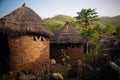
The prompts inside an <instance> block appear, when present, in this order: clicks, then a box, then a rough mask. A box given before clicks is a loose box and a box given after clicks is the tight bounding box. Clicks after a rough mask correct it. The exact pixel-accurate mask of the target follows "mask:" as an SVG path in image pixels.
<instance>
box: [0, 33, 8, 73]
mask: <svg viewBox="0 0 120 80" xmlns="http://www.w3.org/2000/svg"><path fill="white" fill-rule="evenodd" d="M8 59H9V48H8V36H7V34H2V33H0V74H2V73H5V72H7V71H8V69H9V65H8V61H9V60H8Z"/></svg>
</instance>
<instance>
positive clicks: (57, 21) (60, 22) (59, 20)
mask: <svg viewBox="0 0 120 80" xmlns="http://www.w3.org/2000/svg"><path fill="white" fill-rule="evenodd" d="M44 21H45V23H46V24H47V25H48V27H49V28H50V29H51V30H52V31H53V32H55V31H56V30H58V29H60V28H61V27H62V26H64V24H65V22H66V21H69V22H70V23H72V22H75V21H76V19H75V18H73V17H70V16H66V15H56V16H54V17H52V18H46V19H44Z"/></svg>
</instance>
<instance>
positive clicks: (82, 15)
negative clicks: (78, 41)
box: [76, 8, 98, 28]
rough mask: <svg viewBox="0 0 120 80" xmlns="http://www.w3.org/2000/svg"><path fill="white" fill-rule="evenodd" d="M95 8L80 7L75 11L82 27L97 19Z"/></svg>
mask: <svg viewBox="0 0 120 80" xmlns="http://www.w3.org/2000/svg"><path fill="white" fill-rule="evenodd" d="M95 10H96V9H91V8H89V9H82V10H81V11H80V12H77V14H78V16H77V17H76V18H77V20H78V21H79V22H80V23H81V24H82V26H83V27H86V28H88V27H89V26H90V25H92V24H93V23H94V21H97V20H98V15H97V12H96V11H95Z"/></svg>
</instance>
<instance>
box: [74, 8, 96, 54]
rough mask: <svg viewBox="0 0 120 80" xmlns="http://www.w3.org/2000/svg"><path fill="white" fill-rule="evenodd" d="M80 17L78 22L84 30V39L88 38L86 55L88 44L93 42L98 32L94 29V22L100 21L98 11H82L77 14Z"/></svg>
mask: <svg viewBox="0 0 120 80" xmlns="http://www.w3.org/2000/svg"><path fill="white" fill-rule="evenodd" d="M77 14H78V16H77V17H76V19H77V22H79V23H80V24H81V25H82V27H83V28H84V31H83V32H82V33H83V37H85V38H86V54H88V42H89V41H90V40H91V37H92V36H93V34H94V35H95V33H96V31H95V30H94V29H92V27H93V25H94V22H96V21H97V20H98V15H97V12H96V9H91V8H89V9H82V10H81V11H80V12H77Z"/></svg>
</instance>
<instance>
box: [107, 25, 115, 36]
mask: <svg viewBox="0 0 120 80" xmlns="http://www.w3.org/2000/svg"><path fill="white" fill-rule="evenodd" d="M115 32H116V28H115V27H114V26H113V25H107V27H106V28H105V34H106V35H112V34H113V33H115Z"/></svg>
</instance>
